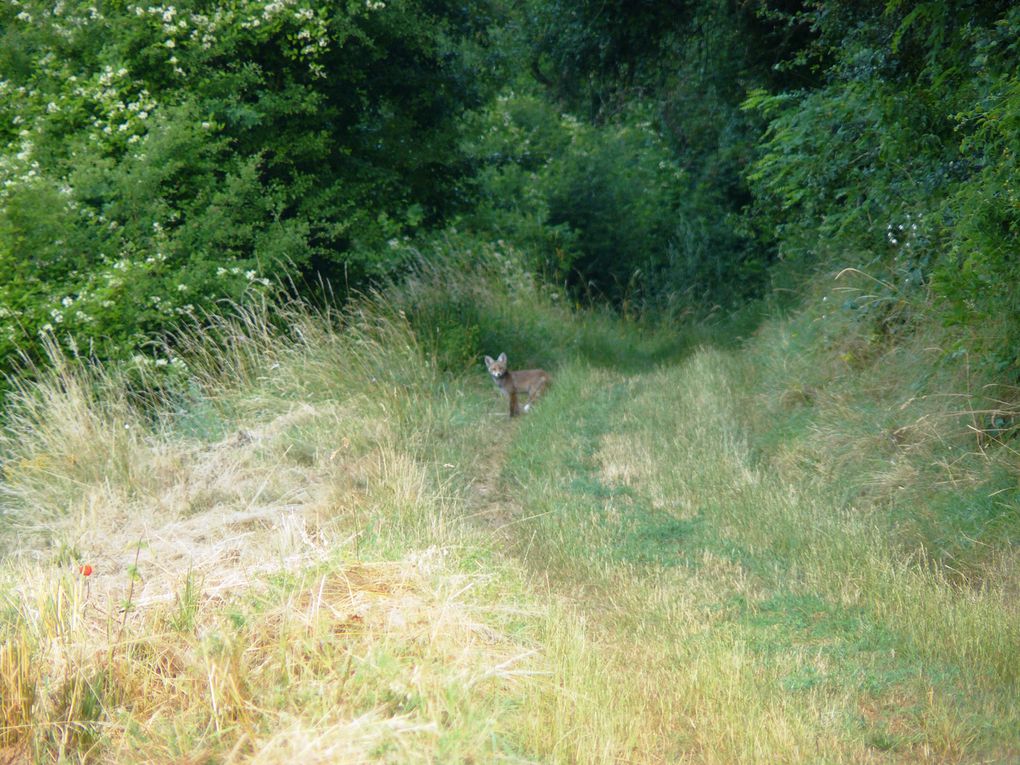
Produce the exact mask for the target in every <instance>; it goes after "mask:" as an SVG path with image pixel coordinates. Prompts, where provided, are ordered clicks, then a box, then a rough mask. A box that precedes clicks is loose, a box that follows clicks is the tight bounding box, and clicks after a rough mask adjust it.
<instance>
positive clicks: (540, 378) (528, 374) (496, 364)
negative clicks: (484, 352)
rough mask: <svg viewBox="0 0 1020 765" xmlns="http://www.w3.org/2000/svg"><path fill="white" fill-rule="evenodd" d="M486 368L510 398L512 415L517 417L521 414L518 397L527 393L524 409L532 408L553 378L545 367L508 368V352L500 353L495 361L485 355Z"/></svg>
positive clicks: (526, 410)
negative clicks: (512, 370) (514, 370)
mask: <svg viewBox="0 0 1020 765" xmlns="http://www.w3.org/2000/svg"><path fill="white" fill-rule="evenodd" d="M485 368H486V369H488V370H489V374H490V375H492V381H493V382H494V383H496V387H497V388H499V389H500V391H502V393H503V395H504V396H507V397H508V398H509V399H510V416H511V417H516V416H517V415H518V414H520V410H519V408H518V405H517V404H518V397H520V396H522V395H527V397H528V400H527V401H526V402H524V411H525V412H528V411H530V410H531V405H532V404H533V403H534V402H535V400H536V399H537V398H538V397H539V396H541V395H542V394H543V393H544V392H545V389H546V388H548V387H549V384H550V383H551V382H552V378H551V377H550V376H549V373H548V372H546V371H545V370H544V369H522V370H521V371H519V372H511V371H510V370H509V369H508V368H507V362H506V354H505V353H501V354H499V358H497V359H496V360H495V361H493V359H492V356H486V357H485Z"/></svg>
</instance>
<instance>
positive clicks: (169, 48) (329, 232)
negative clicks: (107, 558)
mask: <svg viewBox="0 0 1020 765" xmlns="http://www.w3.org/2000/svg"><path fill="white" fill-rule="evenodd" d="M0 29H2V33H0V35H2V39H0V135H2V137H3V146H2V148H0V364H3V365H4V366H5V367H7V366H9V365H10V364H11V363H13V361H14V360H15V359H16V358H17V357H18V355H19V354H20V355H25V356H27V357H28V358H29V359H34V358H38V357H39V356H40V355H41V353H42V347H43V346H44V345H45V343H47V342H56V343H58V344H60V345H62V346H64V347H65V349H68V350H70V351H72V352H74V353H80V354H87V355H92V356H96V357H101V358H111V357H112V358H127V357H130V356H131V355H132V354H136V353H137V352H138V351H139V349H143V348H144V347H145V345H146V343H148V342H149V341H151V340H152V339H153V338H156V337H159V336H160V334H161V333H163V332H165V331H166V330H167V328H168V327H171V326H172V325H173V323H174V322H175V321H178V320H180V319H181V318H182V317H187V318H190V317H201V316H202V315H203V314H204V312H209V311H213V312H215V311H216V310H217V303H218V301H223V300H230V301H239V300H245V299H247V298H248V297H250V296H251V295H252V294H253V293H257V292H259V291H260V290H264V289H266V288H267V287H268V286H269V284H270V283H271V282H273V281H277V280H282V281H287V280H293V281H294V282H295V283H297V284H298V285H301V284H305V283H309V284H315V283H317V282H318V280H319V278H320V277H325V278H326V279H329V280H331V281H332V282H333V284H334V285H336V286H339V287H341V288H344V287H355V288H357V287H363V286H365V285H366V284H367V283H369V282H370V281H371V280H373V279H377V278H379V277H384V276H389V275H393V274H396V273H398V272H401V271H403V270H404V269H406V268H407V266H408V264H409V260H411V259H413V258H414V257H417V255H416V253H420V252H442V251H444V250H443V248H439V249H438V250H437V249H436V248H431V249H430V248H429V247H428V246H425V245H423V242H427V241H433V240H434V237H436V236H437V235H438V236H453V237H454V239H453V240H451V241H458V242H461V241H471V240H476V241H477V242H478V244H479V246H480V247H481V246H484V243H485V242H490V243H491V242H496V241H497V240H500V239H502V240H504V241H506V242H507V243H508V244H509V245H511V246H513V247H515V248H516V249H517V250H518V251H521V252H523V253H524V257H525V258H526V260H527V261H528V262H529V263H530V264H531V265H532V267H533V268H534V269H535V271H536V272H537V273H540V274H542V275H543V276H545V277H546V278H548V279H551V280H553V281H555V282H556V283H558V284H560V285H562V286H565V287H567V288H568V289H569V290H570V291H571V292H572V294H573V295H574V296H575V297H576V298H580V299H585V298H586V299H593V300H607V301H608V302H610V303H612V304H613V305H615V306H616V307H618V308H622V309H623V310H625V311H630V310H632V309H637V310H644V311H656V310H659V311H661V310H663V309H668V310H673V311H678V310H680V311H688V310H692V309H693V310H696V311H697V310H707V309H710V308H712V307H713V306H717V305H723V306H732V305H736V304H738V303H740V302H741V301H744V300H746V299H748V298H751V297H754V296H756V295H759V294H761V293H762V292H763V291H765V290H766V289H767V288H768V287H769V285H770V283H771V281H772V280H774V279H775V278H776V277H777V274H778V273H780V271H781V272H782V273H783V274H784V275H786V274H789V273H791V272H795V273H796V272H799V273H805V272H809V271H810V270H811V269H813V268H816V267H819V266H822V267H825V268H836V269H838V268H840V267H854V268H857V269H860V270H862V271H864V272H866V273H867V274H868V275H870V276H871V277H873V278H874V280H875V284H877V285H880V286H879V287H878V288H876V291H875V294H874V295H871V296H870V297H869V299H868V300H865V301H860V300H857V301H848V304H847V306H846V308H845V310H849V311H855V312H856V313H857V315H859V317H860V319H861V321H862V322H871V323H873V324H874V326H875V327H876V331H879V332H886V331H888V330H889V329H890V327H892V326H894V325H896V323H897V322H898V323H899V324H900V325H909V317H906V316H905V313H906V311H905V309H904V305H905V304H906V303H908V302H910V301H911V300H914V299H915V298H918V299H922V300H923V301H925V302H926V305H927V306H929V307H934V308H935V309H936V311H937V313H938V315H939V316H941V317H942V318H943V319H944V320H945V321H947V322H957V323H961V324H964V325H969V326H974V325H976V324H978V323H981V322H984V323H992V324H994V325H995V327H996V328H995V330H994V331H993V332H990V333H985V339H984V340H983V341H982V342H983V343H984V345H983V346H982V347H980V348H976V347H975V348H969V349H963V348H957V349H953V350H955V351H959V350H968V351H970V350H973V351H980V352H981V353H983V354H984V355H985V357H986V358H990V359H994V360H995V361H996V362H997V364H998V365H999V367H1000V368H1001V369H1003V370H1010V369H1011V370H1014V371H1015V370H1016V369H1017V367H1018V362H1017V355H1018V348H1020V318H1018V317H1020V301H1018V298H1017V295H1018V291H1017V289H1016V286H1015V285H1016V284H1017V282H1018V277H1020V265H1018V263H1020V191H1018V189H1017V178H1018V177H1020V167H1018V159H1017V157H1018V151H1020V144H1018V136H1020V78H1018V71H1020V47H1018V45H1020V44H1018V43H1017V40H1018V39H1020V9H1018V8H1016V7H1014V4H1012V3H1010V2H1006V1H1005V0H994V1H993V0H984V1H981V0H932V1H930V2H906V1H905V0H889V1H888V2H883V3H873V2H869V3H854V2H849V0H816V1H814V2H796V1H795V0H757V1H756V2H751V3H731V2H727V1H725V0H711V1H710V2H690V1H689V0H671V1H667V0H662V1H660V2H653V1H652V0H647V1H645V2H624V0H612V1H610V2H602V1H601V0H600V2H594V0H581V1H580V2H559V0H527V1H526V2H522V3H514V4H500V3H498V2H495V0H493V2H492V3H491V4H485V3H474V4H470V5H457V4H453V3H449V2H446V0H393V1H392V2H390V1H388V0H378V1H376V0H361V1H358V2H355V1H354V0H351V1H350V2H345V3H325V2H321V0H236V1H234V2H226V0H183V2H180V3H177V4H175V5H152V6H147V5H143V4H132V3H129V2H124V1H123V0H119V1H117V2H109V3H105V4H103V5H102V6H101V8H100V7H98V6H97V7H94V6H92V5H90V4H89V3H88V2H86V1H85V0H63V2H59V3H56V4H53V3H51V2H46V1H44V0H11V2H9V3H6V4H4V5H3V7H2V8H0ZM454 229H455V230H456V234H453V233H452V232H453V230H454ZM444 231H445V232H447V233H446V234H443V233H442V232H444ZM464 237H466V239H465V238H464ZM465 246H467V245H465ZM784 278H785V276H784ZM299 288H300V287H299ZM892 314H895V316H892ZM893 319H895V321H894V320H893ZM141 358H147V359H148V362H147V363H157V362H158V363H161V364H168V363H169V360H168V359H166V358H164V359H155V358H153V354H152V353H147V354H145V355H144V356H143V357H141Z"/></svg>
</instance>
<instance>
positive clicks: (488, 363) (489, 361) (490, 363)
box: [485, 356, 496, 367]
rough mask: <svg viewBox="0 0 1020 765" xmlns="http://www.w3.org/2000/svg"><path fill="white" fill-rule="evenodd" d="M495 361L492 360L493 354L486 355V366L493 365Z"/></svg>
mask: <svg viewBox="0 0 1020 765" xmlns="http://www.w3.org/2000/svg"><path fill="white" fill-rule="evenodd" d="M495 363H496V362H495V361H493V360H492V356H486V357H485V366H487V367H491V366H492V365H493V364H495Z"/></svg>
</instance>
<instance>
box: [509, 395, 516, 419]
mask: <svg viewBox="0 0 1020 765" xmlns="http://www.w3.org/2000/svg"><path fill="white" fill-rule="evenodd" d="M510 416H511V417H516V416H517V391H515V390H512V391H510Z"/></svg>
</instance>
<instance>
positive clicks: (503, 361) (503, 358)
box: [496, 353, 506, 364]
mask: <svg viewBox="0 0 1020 765" xmlns="http://www.w3.org/2000/svg"><path fill="white" fill-rule="evenodd" d="M496 361H498V362H499V363H500V364H506V354H505V353H501V354H499V358H498V359H496Z"/></svg>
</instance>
